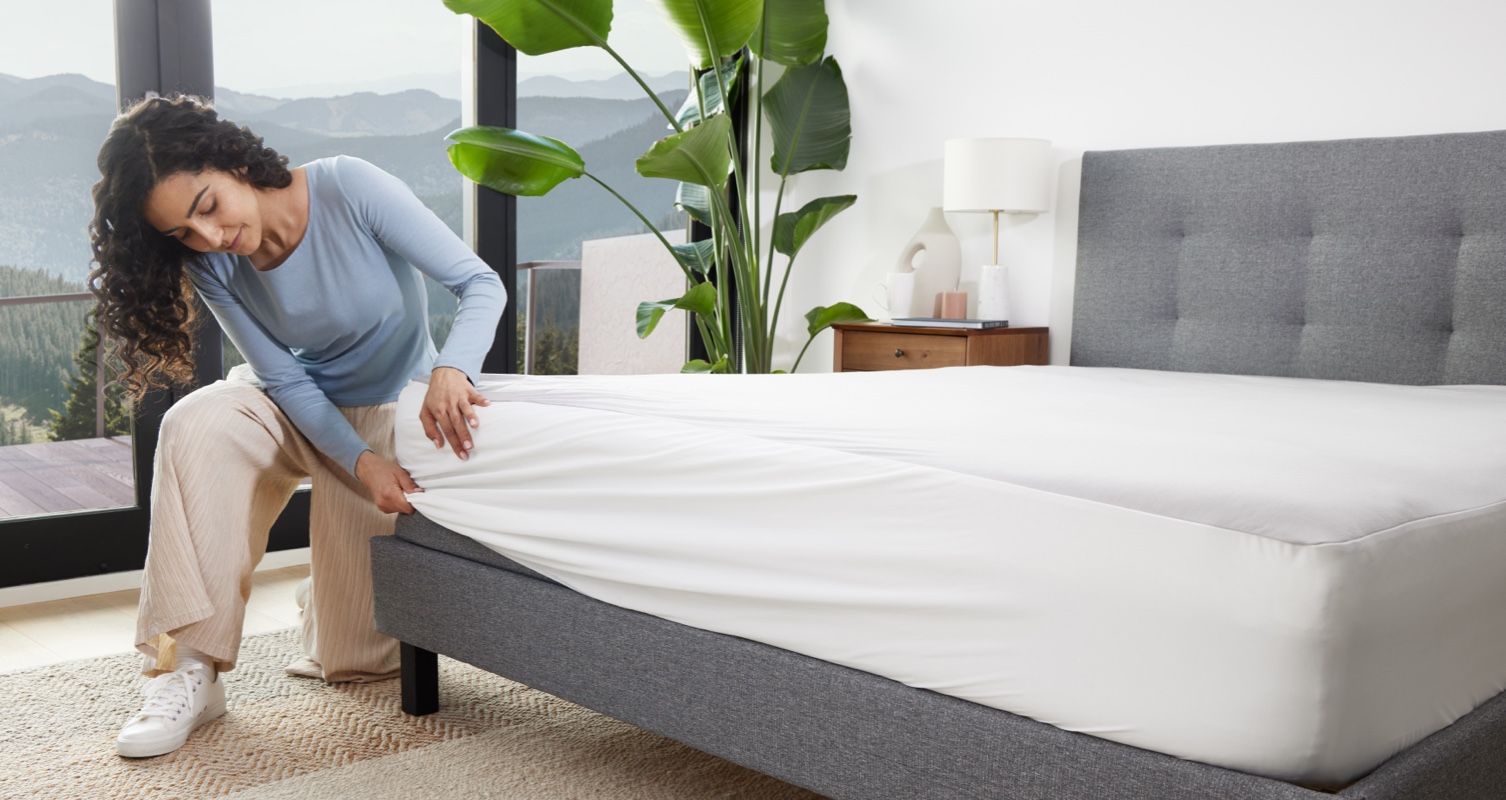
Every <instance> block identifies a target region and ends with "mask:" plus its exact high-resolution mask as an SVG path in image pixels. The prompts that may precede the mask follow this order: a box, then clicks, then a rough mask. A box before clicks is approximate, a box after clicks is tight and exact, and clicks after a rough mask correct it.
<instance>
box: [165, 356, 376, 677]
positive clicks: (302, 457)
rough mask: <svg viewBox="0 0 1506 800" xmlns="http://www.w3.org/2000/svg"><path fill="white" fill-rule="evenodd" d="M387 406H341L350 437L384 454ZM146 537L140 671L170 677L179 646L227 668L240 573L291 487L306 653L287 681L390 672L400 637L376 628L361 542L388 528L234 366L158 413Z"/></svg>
mask: <svg viewBox="0 0 1506 800" xmlns="http://www.w3.org/2000/svg"><path fill="white" fill-rule="evenodd" d="M396 410H397V403H385V404H382V405H375V406H355V407H349V408H341V409H340V412H341V413H342V414H344V415H345V417H346V418H347V419H349V420H350V422H351V424H352V425H354V427H355V429H356V433H358V434H359V435H360V436H361V438H362V439H364V440H366V443H367V444H368V445H370V446H371V449H372V451H373V452H375V453H376V454H377V455H379V456H382V457H383V458H388V459H390V458H393V455H394V454H393V419H394V416H395V413H396ZM153 475H154V477H153V480H152V519H151V539H150V542H149V544H148V548H147V557H146V569H145V575H144V577H143V579H142V586H141V603H140V607H139V609H138V612H137V621H136V649H137V650H139V651H141V653H142V654H143V655H145V656H146V661H145V664H144V666H143V668H142V674H144V675H148V676H153V675H159V674H161V673H163V672H167V671H171V670H172V669H173V667H174V666H175V664H176V654H177V643H178V642H182V643H183V644H185V645H187V646H189V647H192V648H194V649H196V650H199V651H202V652H204V653H207V654H209V656H211V657H212V658H214V660H215V662H216V664H217V666H218V668H219V670H220V671H221V672H229V671H230V670H232V669H234V668H235V661H236V656H237V654H238V653H239V652H240V643H241V626H242V622H243V621H244V619H245V614H246V601H247V600H248V599H249V598H250V596H251V573H252V571H253V570H254V569H255V568H256V565H257V563H258V562H260V561H261V558H262V556H263V555H264V554H265V553H266V550H267V535H268V532H269V531H270V529H271V526H272V522H273V521H274V520H275V519H277V515H278V514H279V513H281V511H282V509H283V507H284V506H285V505H286V504H287V502H288V499H289V498H290V497H291V496H292V494H293V491H294V490H295V489H296V488H297V487H298V484H299V482H300V481H302V480H303V479H304V478H305V477H309V478H311V479H312V481H313V488H312V490H311V495H310V498H309V500H310V514H309V552H310V561H311V567H312V568H311V570H310V577H311V579H312V583H311V584H310V585H309V587H308V597H307V602H306V604H305V606H304V609H303V628H302V640H303V651H304V656H305V657H304V658H302V659H299V660H297V661H295V662H293V663H292V664H289V665H288V666H287V668H286V672H288V673H289V674H292V675H304V676H308V677H315V678H323V679H324V680H325V681H327V682H330V683H337V682H342V681H356V682H367V681H376V680H383V679H386V678H392V677H396V676H397V674H398V672H399V669H398V665H399V657H398V641H397V640H396V639H393V638H392V637H390V636H387V635H385V634H382V633H379V632H377V630H376V628H375V623H374V620H373V607H372V595H371V551H370V539H371V537H373V536H384V535H387V534H390V533H392V529H393V523H394V522H395V521H396V518H397V515H396V514H384V513H382V512H381V511H380V510H378V509H377V507H376V504H375V503H373V502H372V500H371V499H370V495H369V494H368V493H367V492H366V488H365V486H363V485H362V484H361V482H360V481H358V480H356V479H355V477H354V476H352V475H350V474H349V473H347V472H346V471H345V469H344V468H342V467H341V466H340V465H338V464H336V463H334V462H333V461H331V460H330V459H329V458H328V457H327V456H325V455H324V454H323V453H320V452H319V451H318V450H316V449H315V448H314V446H313V445H312V444H310V443H309V441H308V440H307V439H305V438H304V437H303V435H302V434H300V433H299V432H298V430H297V429H296V428H295V427H293V424H292V422H291V421H289V420H288V418H287V416H286V415H284V414H283V413H282V410H281V409H279V408H278V407H277V405H276V404H275V403H273V402H272V400H271V399H270V398H269V397H267V395H266V393H265V392H263V391H262V389H261V386H260V384H259V383H258V382H257V380H256V377H255V375H254V373H252V372H251V370H250V369H249V368H248V367H246V366H244V365H242V366H238V367H236V368H234V369H232V370H231V371H230V375H229V376H228V377H227V378H226V379H225V380H221V381H216V382H214V383H213V384H210V385H208V386H204V387H201V388H199V389H196V390H195V391H193V392H191V393H190V394H189V395H188V396H187V397H184V398H183V399H182V400H180V401H178V402H177V403H176V404H174V405H173V407H172V408H171V409H169V410H168V412H167V414H166V415H164V417H163V419H162V430H161V434H160V438H159V439H158V442H157V454H156V461H155V463H154V465H153Z"/></svg>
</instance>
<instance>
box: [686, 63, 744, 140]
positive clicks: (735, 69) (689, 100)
mask: <svg viewBox="0 0 1506 800" xmlns="http://www.w3.org/2000/svg"><path fill="white" fill-rule="evenodd" d="M742 65H743V60H742V58H741V57H738V58H735V59H733V60H731V61H728V62H727V63H725V64H723V65H721V66H720V67H718V68H717V69H718V70H720V71H721V73H722V83H725V84H727V91H728V92H729V93H731V95H732V97H733V98H734V99H736V97H737V89H738V83H739V82H738V79H737V76H738V75H740V74H741V73H742ZM699 80H700V83H701V94H702V96H703V97H705V100H706V116H708V117H709V116H712V115H713V114H717V113H719V112H720V111H721V110H722V87H721V86H720V85H718V84H717V82H716V72H714V71H712V70H709V69H708V70H706V71H705V72H704V73H702V74H701V77H700V78H699ZM675 120H676V121H678V122H679V123H680V127H682V128H685V127H689V126H691V125H694V124H696V123H698V122H700V121H701V107H700V105H698V104H697V103H696V96H695V92H691V93H690V94H688V95H686V96H685V102H684V103H683V104H681V105H680V110H679V111H677V112H675Z"/></svg>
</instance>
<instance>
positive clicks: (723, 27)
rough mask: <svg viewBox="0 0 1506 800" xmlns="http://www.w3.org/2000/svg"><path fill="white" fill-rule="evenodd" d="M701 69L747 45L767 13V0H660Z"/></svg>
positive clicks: (689, 52)
mask: <svg viewBox="0 0 1506 800" xmlns="http://www.w3.org/2000/svg"><path fill="white" fill-rule="evenodd" d="M658 3H659V6H660V7H661V8H663V9H664V13H665V15H666V16H668V17H669V21H670V22H672V23H674V28H675V32H676V33H678V34H679V35H680V40H681V41H683V42H684V43H685V52H686V53H687V54H689V56H690V63H691V64H692V65H693V66H695V67H696V68H697V69H706V68H707V67H710V66H711V65H712V64H719V63H721V60H722V59H724V58H726V57H728V56H731V55H732V54H734V53H736V52H737V51H739V50H741V49H743V45H745V44H747V43H748V39H749V38H751V37H752V36H753V30H754V29H755V28H757V27H758V22H759V19H760V18H761V17H762V16H763V0H658Z"/></svg>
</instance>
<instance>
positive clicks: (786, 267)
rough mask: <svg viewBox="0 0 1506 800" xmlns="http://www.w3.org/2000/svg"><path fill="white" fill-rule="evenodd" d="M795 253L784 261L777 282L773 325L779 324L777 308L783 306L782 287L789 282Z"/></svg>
mask: <svg viewBox="0 0 1506 800" xmlns="http://www.w3.org/2000/svg"><path fill="white" fill-rule="evenodd" d="M797 255H799V253H798V252H797V253H794V254H792V255H791V256H790V260H789V261H787V262H785V265H784V280H782V281H780V282H779V299H778V300H776V301H774V324H775V325H778V324H779V309H780V308H781V307H783V306H784V287H786V286H788V285H789V283H790V268H791V267H793V266H795V256H797ZM802 352H803V351H802Z"/></svg>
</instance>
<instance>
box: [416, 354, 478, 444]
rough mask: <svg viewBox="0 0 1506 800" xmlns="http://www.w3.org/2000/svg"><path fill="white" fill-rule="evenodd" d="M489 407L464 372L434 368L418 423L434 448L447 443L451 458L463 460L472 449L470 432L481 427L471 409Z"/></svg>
mask: <svg viewBox="0 0 1506 800" xmlns="http://www.w3.org/2000/svg"><path fill="white" fill-rule="evenodd" d="M491 404H492V401H490V400H488V399H486V398H485V397H483V396H481V393H480V392H478V391H476V387H474V386H472V385H471V382H470V380H469V379H467V378H466V377H465V373H464V372H461V371H460V370H458V369H455V368H454V367H435V369H434V371H433V372H432V373H430V374H429V392H428V394H426V395H424V407H423V410H422V411H420V412H419V414H418V419H419V421H420V422H422V423H423V424H424V433H425V434H427V435H428V437H429V440H430V441H432V442H434V446H435V447H436V448H441V447H444V445H445V442H449V443H450V447H451V448H453V449H454V450H455V455H457V456H459V457H460V458H461V459H466V458H469V457H470V449H471V447H472V442H471V432H470V428H479V427H481V421H480V420H479V419H477V418H476V411H475V409H473V408H472V406H489V405H491ZM468 426H469V427H468Z"/></svg>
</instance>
